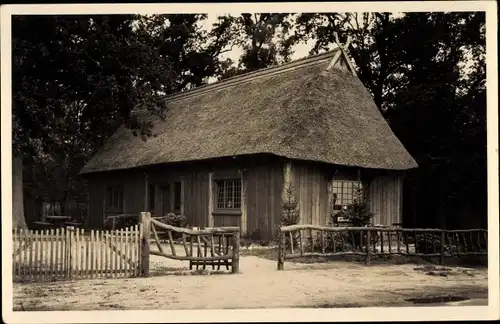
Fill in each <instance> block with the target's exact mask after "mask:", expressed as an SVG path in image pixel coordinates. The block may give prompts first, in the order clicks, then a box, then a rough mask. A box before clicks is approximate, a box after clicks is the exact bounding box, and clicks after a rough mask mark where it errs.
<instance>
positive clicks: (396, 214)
mask: <svg viewBox="0 0 500 324" xmlns="http://www.w3.org/2000/svg"><path fill="white" fill-rule="evenodd" d="M402 189H403V178H402V176H392V175H383V176H377V177H375V178H374V179H373V180H372V182H371V183H370V187H369V189H368V197H367V200H368V204H369V206H370V210H371V211H372V212H373V213H374V214H375V215H374V217H373V224H376V225H377V224H380V225H386V226H390V225H392V224H393V223H401V222H402V207H403V206H402V194H403V191H402Z"/></svg>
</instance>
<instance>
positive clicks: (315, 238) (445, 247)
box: [278, 225, 488, 270]
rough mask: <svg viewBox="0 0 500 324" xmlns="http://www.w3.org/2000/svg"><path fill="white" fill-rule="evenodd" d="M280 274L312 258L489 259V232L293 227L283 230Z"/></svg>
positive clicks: (472, 230)
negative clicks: (294, 262) (288, 265)
mask: <svg viewBox="0 0 500 324" xmlns="http://www.w3.org/2000/svg"><path fill="white" fill-rule="evenodd" d="M279 235H280V237H279V245H278V270H282V269H283V267H284V262H285V260H286V259H293V258H300V257H308V256H309V257H310V256H320V257H324V256H346V255H359V256H365V261H366V263H367V264H368V263H370V258H371V256H373V255H377V256H378V255H407V256H420V257H439V258H440V263H441V264H442V265H443V264H444V261H445V258H447V257H455V256H457V257H462V256H486V255H487V254H488V251H487V242H488V231H487V230H485V229H466V230H442V229H423V228H413V229H410V228H393V227H388V228H380V227H326V226H314V225H291V226H286V227H282V228H281V229H280V234H279Z"/></svg>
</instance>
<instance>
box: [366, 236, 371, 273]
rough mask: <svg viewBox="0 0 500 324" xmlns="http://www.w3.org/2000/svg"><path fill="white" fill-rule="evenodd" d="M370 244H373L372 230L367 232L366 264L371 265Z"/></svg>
mask: <svg viewBox="0 0 500 324" xmlns="http://www.w3.org/2000/svg"><path fill="white" fill-rule="evenodd" d="M370 243H371V231H370V228H368V229H367V230H366V260H365V262H366V264H370Z"/></svg>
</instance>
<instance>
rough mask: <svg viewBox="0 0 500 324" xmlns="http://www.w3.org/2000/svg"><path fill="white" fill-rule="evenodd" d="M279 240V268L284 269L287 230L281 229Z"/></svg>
mask: <svg viewBox="0 0 500 324" xmlns="http://www.w3.org/2000/svg"><path fill="white" fill-rule="evenodd" d="M279 231H280V232H279V241H278V270H283V268H284V267H285V232H283V231H282V230H281V229H280V230H279Z"/></svg>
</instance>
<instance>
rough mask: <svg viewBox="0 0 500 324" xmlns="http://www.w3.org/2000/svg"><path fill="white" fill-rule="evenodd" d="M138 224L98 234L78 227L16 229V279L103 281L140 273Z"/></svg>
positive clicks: (139, 229)
mask: <svg viewBox="0 0 500 324" xmlns="http://www.w3.org/2000/svg"><path fill="white" fill-rule="evenodd" d="M141 232H142V228H141V227H140V226H139V225H136V226H132V227H128V228H124V229H120V230H115V231H98V230H87V231H85V230H83V229H75V228H70V227H67V228H56V229H46V230H23V229H19V230H17V229H16V230H13V233H12V234H13V254H12V260H13V278H14V280H15V281H19V280H41V279H49V278H50V279H57V278H102V277H122V276H136V275H138V274H139V271H140V237H141Z"/></svg>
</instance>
